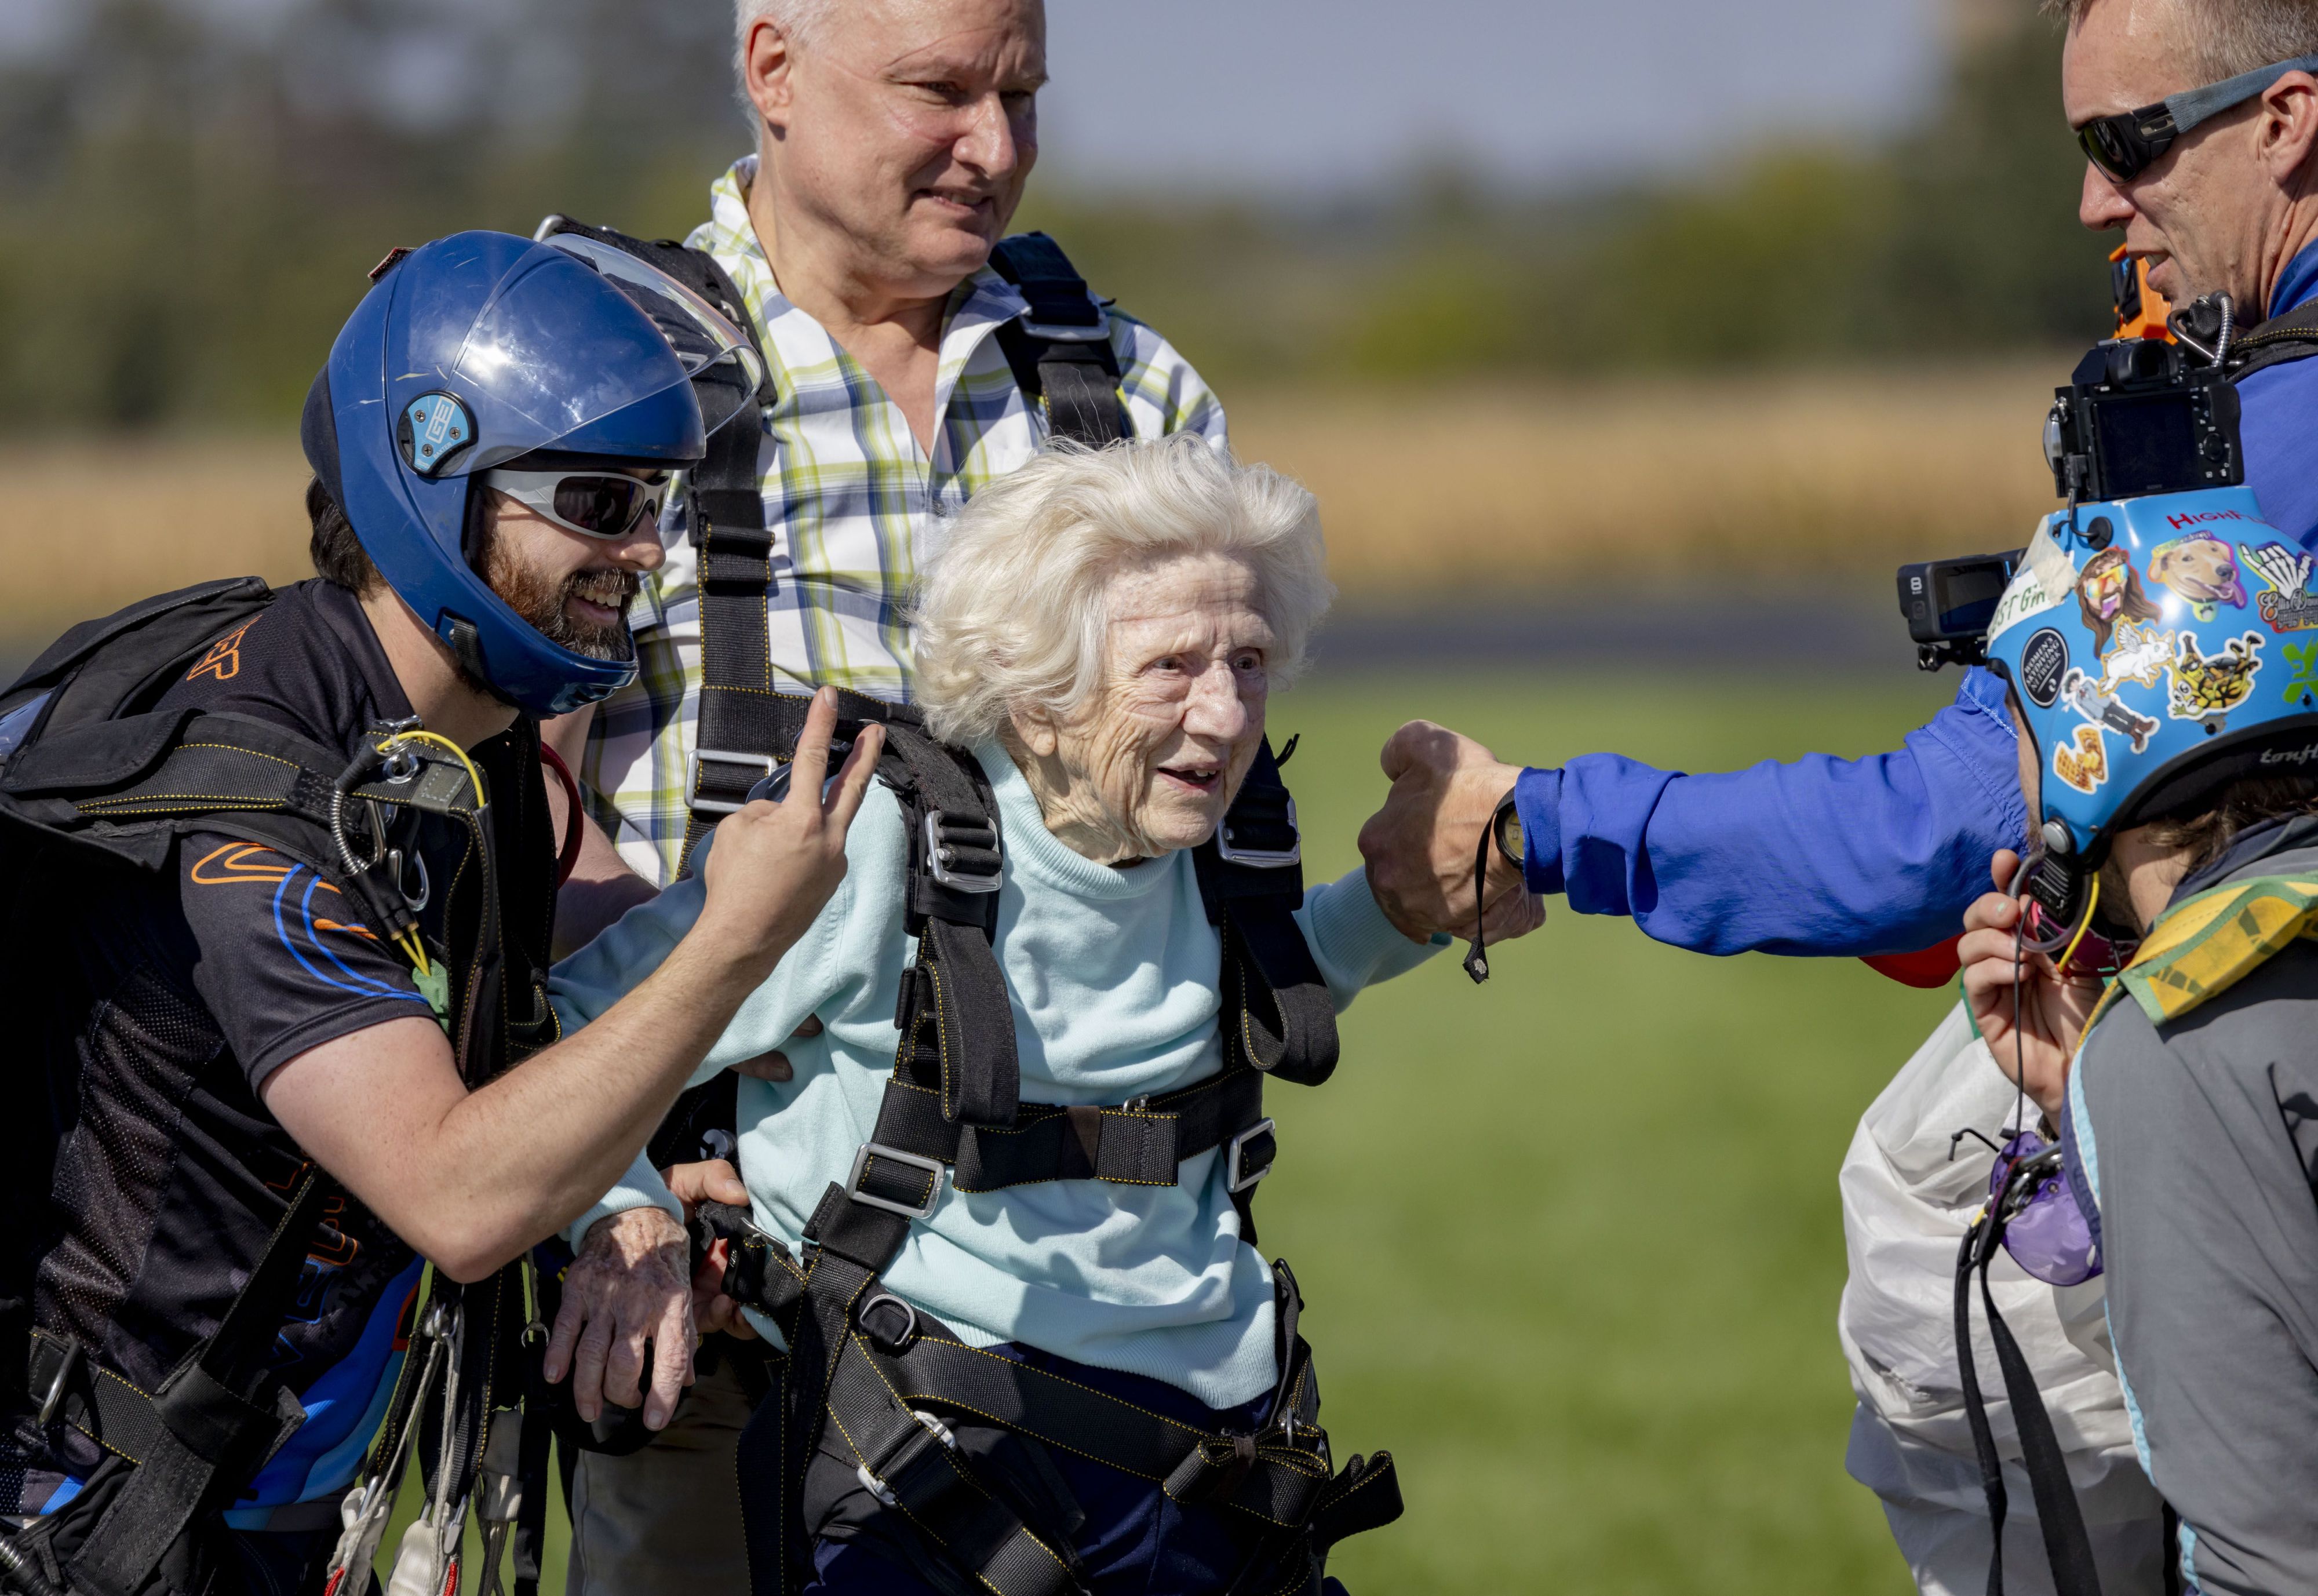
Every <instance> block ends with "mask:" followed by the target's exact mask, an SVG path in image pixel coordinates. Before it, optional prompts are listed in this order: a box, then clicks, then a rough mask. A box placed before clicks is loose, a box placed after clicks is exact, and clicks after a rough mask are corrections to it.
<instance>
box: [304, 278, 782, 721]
mask: <svg viewBox="0 0 2318 1596" xmlns="http://www.w3.org/2000/svg"><path fill="white" fill-rule="evenodd" d="M645 269H646V270H648V269H649V268H645ZM669 287H670V288H671V289H674V288H675V287H676V285H675V284H673V283H671V284H669ZM647 292H649V290H648V289H646V288H643V287H641V286H639V285H638V284H635V283H633V282H627V281H619V282H615V281H613V280H612V279H610V278H608V277H607V276H606V274H605V273H603V272H602V271H600V270H599V269H597V266H596V265H594V264H593V263H591V262H588V261H586V260H583V259H581V258H580V257H579V256H576V255H574V254H573V253H572V252H571V251H570V250H568V249H562V248H556V247H550V246H546V245H541V244H535V243H533V242H531V241H530V240H528V239H525V238H515V237H513V236H511V235H508V234H504V233H487V232H472V233H458V234H454V235H453V236H452V237H450V238H442V239H438V240H436V242H434V243H432V244H428V245H426V246H424V247H420V248H418V249H415V250H412V251H411V252H410V253H409V254H408V255H405V256H401V257H400V258H399V259H396V260H394V261H392V262H391V264H390V265H388V267H387V269H386V270H385V271H383V272H382V273H381V274H380V276H379V278H378V281H377V282H375V284H374V285H373V287H372V288H371V290H370V291H369V292H368V293H367V294H366V295H364V298H363V300H362V302H361V304H360V305H358V306H357V307H356V308H355V313H354V315H353V316H352V317H351V318H348V320H347V322H346V327H344V328H343V329H342V330H341V331H340V332H339V334H338V336H337V342H336V343H335V344H334V345H333V346H332V348H331V351H330V358H329V361H328V364H326V365H325V366H324V368H323V370H322V372H321V374H320V375H319V377H318V378H317V379H316V380H315V382H314V387H313V390H312V391H311V392H310V394H309V395H308V397H307V402H306V415H305V419H304V422H303V425H302V426H301V439H302V441H303V443H304V444H305V449H306V457H307V460H308V462H310V464H311V465H312V467H313V469H314V472H315V475H316V476H317V477H318V478H319V479H320V480H321V482H322V485H323V488H324V489H325V490H326V491H327V492H328V493H329V495H330V497H331V498H333V499H335V500H336V501H337V504H338V506H339V507H341V508H342V509H343V510H344V511H345V512H346V519H347V521H348V523H349V524H350V525H352V526H353V527H354V531H355V537H356V538H357V539H359V540H360V542H361V543H362V545H363V550H364V552H365V553H366V554H368V555H369V556H370V560H371V563H372V564H373V565H374V566H376V567H377V569H378V572H379V575H380V576H381V577H382V578H384V579H385V581H386V583H387V585H388V586H389V587H391V588H392V589H393V590H394V592H395V593H396V595H397V596H400V598H401V599H402V601H403V602H404V603H405V604H407V605H409V606H410V608H411V610H412V611H413V612H414V613H415V614H418V618H419V619H420V620H421V621H422V622H424V623H426V625H427V628H428V629H429V630H430V631H433V632H435V633H436V635H437V636H439V637H440V638H442V639H443V641H444V642H445V644H446V645H447V646H448V647H449V648H450V649H451V650H452V651H453V653H454V655H455V656H456V657H457V658H458V659H459V661H460V663H461V664H462V666H463V667H464V668H465V669H466V670H467V672H468V673H469V674H470V675H471V676H472V677H475V678H476V679H477V680H478V681H480V682H481V683H483V684H484V685H485V686H488V687H489V688H490V691H491V692H493V693H494V694H496V695H499V697H500V698H502V699H504V700H506V701H507V702H508V703H509V704H514V705H515V706H516V707H517V708H518V709H521V710H523V711H525V712H526V713H531V714H535V715H553V714H562V713H567V712H568V711H571V710H573V709H577V708H579V707H580V705H581V704H591V703H594V702H595V701H597V699H600V698H603V697H605V696H606V695H608V694H610V693H612V692H613V691H615V690H616V689H617V688H619V687H621V686H625V685H626V684H627V683H628V682H629V681H631V680H633V678H634V676H635V664H634V662H633V659H597V658H593V657H591V656H589V655H587V654H583V653H580V652H579V651H577V650H572V649H570V648H566V647H564V646H563V645H562V644H561V643H559V642H556V641H553V640H551V639H550V638H548V637H547V636H546V635H545V634H544V633H543V632H540V631H539V630H538V629H537V628H536V627H535V626H533V625H532V624H531V623H528V622H527V621H526V620H525V619H524V618H523V617H522V616H521V615H520V614H517V612H516V610H515V609H514V608H513V607H512V606H510V605H508V603H507V602H506V601H505V600H504V599H502V598H501V597H500V596H499V595H498V594H497V593H495V592H493V591H492V589H491V587H490V583H489V581H488V580H487V579H486V578H485V577H484V576H483V574H482V573H481V572H480V571H479V570H478V569H476V568H475V565H474V562H473V560H472V554H473V552H474V549H473V542H472V526H473V525H474V517H475V516H477V515H479V514H480V510H481V496H480V495H479V494H478V493H477V491H476V489H477V486H478V484H479V482H485V481H489V480H490V477H491V474H492V473H493V472H495V471H525V472H526V474H529V473H544V472H545V471H563V472H565V474H569V475H575V476H577V475H582V474H587V473H593V474H594V475H595V476H596V477H597V479H599V480H598V482H597V484H596V489H597V498H598V499H599V500H600V502H598V503H597V504H595V505H593V506H588V504H586V502H585V500H586V497H587V496H586V493H585V491H584V490H583V489H580V488H579V487H577V486H575V488H574V489H572V490H571V493H569V494H566V495H565V498H566V499H567V505H566V507H569V508H573V509H577V510H579V511H580V514H579V515H576V516H555V515H553V514H551V516H550V518H551V519H560V520H563V521H564V522H566V524H573V523H577V522H583V521H586V520H588V519H590V518H591V517H592V518H593V519H594V520H595V522H596V524H597V525H609V523H610V521H611V520H612V519H614V518H615V517H616V516H619V515H621V514H622V513H625V514H626V515H627V516H628V520H627V524H626V526H624V527H623V528H622V533H624V532H626V531H628V530H631V529H633V525H635V524H636V521H637V520H638V519H639V518H640V516H641V514H642V504H643V502H644V501H645V499H646V498H649V495H648V494H645V493H642V492H638V493H636V494H634V495H629V494H628V493H627V491H626V490H624V489H619V488H618V487H616V485H615V484H614V483H612V482H611V481H610V480H609V479H611V478H613V477H621V476H627V475H629V474H630V473H638V472H641V473H642V474H643V475H646V476H663V478H664V474H665V473H669V472H673V471H681V470H683V469H684V468H686V467H687V466H689V465H691V464H693V463H694V462H697V461H698V460H699V459H700V458H701V456H702V454H703V453H704V451H705V446H706V444H705V430H704V428H703V426H702V417H701V407H700V401H699V399H697V398H696V393H695V387H696V383H695V378H696V374H697V373H699V372H721V371H722V370H723V368H724V367H725V366H728V365H737V364H738V362H737V360H736V359H735V358H734V357H732V355H730V354H729V353H728V354H718V353H717V351H716V350H715V348H714V337H713V335H712V333H711V332H709V331H706V330H700V329H699V328H698V326H697V324H696V322H695V321H694V320H693V319H692V318H684V321H685V326H686V327H687V328H692V329H694V330H691V331H687V332H686V333H685V334H684V336H685V337H686V338H687V351H686V353H684V354H679V353H678V349H677V348H676V347H675V346H673V345H672V344H671V342H670V337H669V331H668V330H667V328H666V326H664V324H663V321H662V319H661V318H660V317H659V316H656V315H655V314H652V313H648V311H647V309H645V307H644V306H643V305H642V304H641V303H640V302H639V300H640V298H641V297H642V295H644V294H645V293H647ZM674 297H675V296H674V295H672V294H660V295H659V296H658V298H657V300H655V303H656V304H659V303H666V302H669V301H670V300H673V298H674ZM710 314H711V315H712V316H713V315H714V313H713V312H711V313H710ZM720 319H721V318H720ZM673 324H674V318H670V319H669V323H668V325H673ZM743 342H744V343H745V340H743ZM751 353H752V354H753V352H751ZM712 381H714V379H712ZM725 386H732V383H730V382H727V383H726V384H725ZM731 413H732V410H731V408H729V407H728V408H727V414H728V415H729V414H731ZM566 468H571V469H570V470H568V471H567V469H566ZM494 485H497V484H494ZM516 486H517V488H518V489H527V488H533V487H535V486H536V485H535V484H531V483H517V484H516ZM644 486H645V485H644V484H642V483H641V482H640V483H639V489H642V488H643V487H644ZM661 492H662V494H663V495H664V492H665V489H661ZM614 501H622V502H614ZM550 505H551V510H552V509H553V493H552V492H551V495H550ZM576 529H577V530H582V531H586V530H588V527H587V526H585V525H579V526H577V527H576ZM594 535H599V536H606V535H621V533H602V532H599V533H595V534H594Z"/></svg>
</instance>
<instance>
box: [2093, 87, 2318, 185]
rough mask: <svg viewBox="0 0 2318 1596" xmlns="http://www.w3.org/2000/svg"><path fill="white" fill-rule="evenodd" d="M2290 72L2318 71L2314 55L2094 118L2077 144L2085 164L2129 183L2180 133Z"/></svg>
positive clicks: (2117, 179) (2227, 108) (2168, 147)
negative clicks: (2136, 107)
mask: <svg viewBox="0 0 2318 1596" xmlns="http://www.w3.org/2000/svg"><path fill="white" fill-rule="evenodd" d="M2289 72H2318V55H2307V56H2296V57H2295V58H2293V59H2292V60H2290V61H2278V62H2276V63H2274V64H2272V65H2270V66H2268V67H2255V68H2254V69H2253V70H2252V71H2251V72H2241V73H2239V74H2238V75H2237V76H2235V77H2225V78H2224V79H2222V81H2221V82H2219V83H2209V84H2207V85H2206V86H2205V87H2203V88H2197V89H2183V90H2182V91H2181V92H2180V93H2179V94H2168V95H2166V96H2165V97H2164V98H2163V99H2162V100H2160V101H2158V102H2157V103H2155V104H2154V105H2143V107H2142V108H2141V109H2140V110H2138V111H2120V112H2117V113H2116V115H2114V116H2097V117H2095V118H2093V120H2092V121H2089V122H2087V123H2086V124H2085V125H2084V126H2082V127H2080V128H2079V129H2078V130H2077V142H2078V143H2079V144H2080V145H2082V146H2083V147H2084V151H2085V158H2086V159H2087V160H2089V161H2090V162H2092V164H2093V165H2094V166H2098V167H2099V168H2100V169H2101V170H2102V171H2104V172H2106V173H2107V174H2108V175H2109V176H2110V177H2112V178H2114V179H2115V180H2116V182H2118V183H2130V182H2132V181H2133V179H2134V178H2135V177H2138V176H2140V175H2142V174H2143V172H2146V171H2147V170H2148V169H2149V168H2150V166H2152V165H2153V164H2154V163H2155V162H2156V160H2157V158H2158V157H2160V156H2162V155H2163V154H2164V153H2165V152H2166V151H2167V150H2168V149H2170V148H2172V147H2173V141H2174V140H2175V139H2179V137H2180V136H2181V135H2182V134H2184V133H2186V132H2188V130H2190V129H2192V128H2194V127H2196V126H2197V124H2198V123H2199V122H2202V121H2207V120H2208V119H2210V118H2212V117H2215V116H2219V115H2220V114H2221V113H2222V112H2224V111H2227V110H2229V109H2230V108H2231V107H2232V106H2234V105H2242V104H2244V103H2246V102H2247V101H2248V100H2251V99H2252V98H2253V97H2254V96H2255V95H2256V94H2260V93H2262V92H2263V91H2264V90H2266V89H2268V88H2269V85H2272V84H2274V83H2276V82H2277V81H2278V79H2279V78H2281V77H2283V76H2286V75H2287V73H2289Z"/></svg>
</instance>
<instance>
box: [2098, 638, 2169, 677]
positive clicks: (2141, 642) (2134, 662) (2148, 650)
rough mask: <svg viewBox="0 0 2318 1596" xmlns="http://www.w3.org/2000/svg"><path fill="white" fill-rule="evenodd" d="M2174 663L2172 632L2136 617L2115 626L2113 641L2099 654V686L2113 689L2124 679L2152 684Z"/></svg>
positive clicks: (2163, 675)
mask: <svg viewBox="0 0 2318 1596" xmlns="http://www.w3.org/2000/svg"><path fill="white" fill-rule="evenodd" d="M2172 663H2173V634H2172V633H2171V632H2160V631H2158V630H2157V628H2156V627H2154V626H2143V624H2141V623H2140V622H2138V621H2127V622H2125V623H2123V624H2121V625H2119V626H2118V627H2117V629H2116V643H2115V645H2114V646H2112V647H2111V648H2110V649H2109V650H2108V652H2107V653H2106V654H2103V655H2102V656H2101V686H2102V688H2103V689H2104V690H2105V691H2107V692H2111V693H2114V692H2116V690H2117V689H2118V688H2119V687H2122V686H2125V683H2127V682H2139V683H2140V684H2141V685H2142V686H2144V687H2153V686H2156V685H2157V684H2158V683H2159V682H2161V681H2162V680H2163V679H2164V677H2165V672H2166V670H2167V669H2168V668H2170V667H2171V665H2172Z"/></svg>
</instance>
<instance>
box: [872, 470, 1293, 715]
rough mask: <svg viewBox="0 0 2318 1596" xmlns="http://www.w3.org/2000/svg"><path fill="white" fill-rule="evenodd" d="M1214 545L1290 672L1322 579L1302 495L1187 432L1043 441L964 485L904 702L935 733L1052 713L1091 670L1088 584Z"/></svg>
mask: <svg viewBox="0 0 2318 1596" xmlns="http://www.w3.org/2000/svg"><path fill="white" fill-rule="evenodd" d="M1183 554H1226V555H1229V556H1231V557H1233V558H1235V559H1237V560H1243V561H1244V562H1245V563H1246V565H1247V566H1248V568H1249V569H1251V570H1252V571H1253V573H1254V576H1255V580H1256V606H1257V608H1258V610H1259V611H1260V612H1261V613H1262V615H1263V618H1264V620H1265V621H1266V622H1267V623H1270V625H1271V633H1272V644H1273V646H1272V650H1271V655H1270V658H1269V659H1268V660H1267V662H1266V663H1267V669H1268V673H1269V675H1270V677H1271V680H1272V681H1273V682H1274V683H1275V684H1279V685H1283V686H1284V685H1285V684H1286V683H1287V682H1289V680H1292V679H1293V678H1294V677H1295V675H1296V673H1297V671H1298V669H1299V668H1301V667H1302V665H1303V663H1304V653H1305V649H1306V646H1307V644H1308V643H1309V642H1310V641H1311V636H1312V632H1313V629H1314V628H1315V627H1316V626H1317V625H1318V624H1319V623H1320V617H1321V616H1322V615H1324V614H1326V613H1327V609H1328V604H1329V601H1330V600H1332V599H1333V598H1334V597H1335V596H1336V589H1335V587H1334V586H1333V585H1332V584H1331V583H1330V582H1329V580H1328V577H1327V569H1326V567H1327V558H1328V551H1327V546H1326V544H1325V542H1323V541H1322V539H1321V536H1320V516H1319V510H1318V507H1317V506H1316V504H1315V502H1314V500H1313V498H1312V496H1311V494H1309V493H1307V491H1305V489H1303V488H1302V487H1301V486H1299V485H1298V484H1297V483H1295V482H1292V481H1290V480H1289V479H1287V478H1286V477H1283V476H1281V475H1280V473H1279V472H1277V471H1273V470H1271V468H1270V467H1269V466H1261V465H1254V466H1247V465H1241V464H1239V463H1238V462H1235V461H1234V460H1232V459H1230V458H1229V457H1228V456H1226V455H1225V454H1222V453H1218V452H1217V450H1216V448H1215V447H1214V446H1213V445H1211V444H1208V442H1207V441H1206V440H1205V439H1203V438H1201V437H1199V436H1198V435H1196V434H1189V433H1178V434H1176V435H1173V436H1172V437H1166V438H1160V439H1156V440H1154V441H1151V442H1147V443H1137V442H1129V443H1121V444H1111V445H1110V447H1108V448H1104V449H1086V448H1081V447H1078V446H1076V445H1074V444H1066V443H1058V444H1055V445H1054V446H1053V447H1051V448H1049V449H1048V450H1047V452H1046V453H1043V454H1041V455H1039V456H1038V458H1037V459H1035V460H1033V461H1031V462H1029V464H1028V465H1025V466H1023V467H1022V468H1021V469H1020V471H1014V472H1012V473H1011V474H1010V475H1007V476H1004V477H1001V478H999V479H998V480H996V481H994V482H992V483H991V484H989V485H988V486H987V487H985V488H984V489H981V490H980V491H979V492H977V493H976V494H975V496H974V498H972V499H971V500H969V501H968V502H967V504H966V508H965V509H964V510H962V511H961V512H959V514H958V517H957V521H956V522H955V523H954V524H953V529H952V531H951V533H950V535H949V538H948V542H947V543H946V544H945V545H944V546H943V548H942V549H941V551H940V552H939V554H938V555H937V556H936V557H935V559H934V560H933V561H932V567H931V570H930V575H929V576H928V578H927V580H926V583H925V586H924V588H923V591H922V595H921V600H920V603H919V605H918V612H917V626H918V646H917V659H918V702H919V704H921V706H922V708H923V709H924V711H925V716H926V724H927V726H928V728H929V729H930V731H932V732H933V734H934V735H935V736H936V737H939V738H940V739H941V740H944V741H946V742H951V743H957V744H963V745H970V744H973V743H975V742H980V741H983V740H986V739H989V738H991V737H993V736H995V735H996V734H997V732H998V730H999V728H1000V727H1002V726H1003V725H1004V724H1006V722H1007V720H1008V718H1009V713H1010V712H1011V710H1012V709H1013V708H1015V707H1016V706H1018V705H1022V704H1037V705H1039V706H1041V707H1043V708H1046V709H1047V710H1049V711H1050V712H1053V713H1058V714H1060V715H1062V716H1064V717H1065V718H1067V717H1069V716H1071V715H1072V714H1074V713H1076V712H1079V711H1081V710H1083V709H1084V708H1085V707H1086V706H1087V705H1088V704H1091V703H1092V700H1093V699H1094V696H1095V695H1096V693H1097V692H1098V690H1099V689H1100V688H1101V683H1102V668H1103V633H1104V631H1105V628H1106V625H1107V623H1108V621H1109V615H1108V614H1107V612H1106V609H1105V605H1104V596H1105V592H1106V589H1107V587H1108V586H1109V583H1110V578H1112V577H1113V576H1114V575H1116V574H1117V573H1119V571H1121V570H1125V569H1131V568H1134V567H1137V566H1140V565H1145V564H1147V563H1149V562H1151V561H1154V560H1164V559H1167V558H1169V557H1171V556H1174V555H1183Z"/></svg>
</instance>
